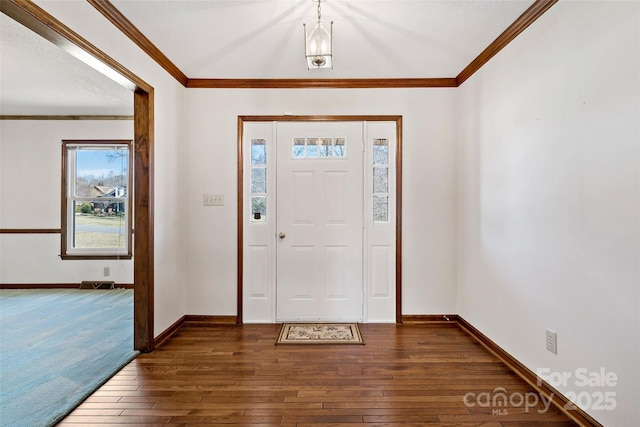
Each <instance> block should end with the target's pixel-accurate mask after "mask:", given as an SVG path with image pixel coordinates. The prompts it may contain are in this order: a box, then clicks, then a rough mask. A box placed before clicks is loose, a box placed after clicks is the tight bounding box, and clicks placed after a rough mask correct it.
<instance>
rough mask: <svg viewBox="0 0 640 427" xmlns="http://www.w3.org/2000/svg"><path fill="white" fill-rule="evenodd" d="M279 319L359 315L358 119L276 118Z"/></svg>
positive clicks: (360, 197) (360, 205)
mask: <svg viewBox="0 0 640 427" xmlns="http://www.w3.org/2000/svg"><path fill="white" fill-rule="evenodd" d="M276 135H277V144H276V146H277V165H278V166H277V225H276V231H277V235H278V238H277V243H276V248H277V249H276V251H277V271H276V287H277V289H276V295H277V300H276V319H277V320H278V321H287V320H302V321H314V320H320V321H323V320H324V321H338V320H345V321H346V320H350V321H361V320H362V319H363V281H362V276H363V275H362V271H363V240H362V239H363V184H362V180H363V171H362V167H363V166H362V163H363V123H362V122H279V123H277V131H276Z"/></svg>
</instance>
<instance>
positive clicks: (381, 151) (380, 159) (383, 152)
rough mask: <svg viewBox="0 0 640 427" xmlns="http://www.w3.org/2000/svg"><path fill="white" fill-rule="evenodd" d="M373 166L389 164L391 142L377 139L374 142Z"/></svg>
mask: <svg viewBox="0 0 640 427" xmlns="http://www.w3.org/2000/svg"><path fill="white" fill-rule="evenodd" d="M373 164H375V165H386V164H389V141H388V140H386V139H376V140H374V141H373Z"/></svg>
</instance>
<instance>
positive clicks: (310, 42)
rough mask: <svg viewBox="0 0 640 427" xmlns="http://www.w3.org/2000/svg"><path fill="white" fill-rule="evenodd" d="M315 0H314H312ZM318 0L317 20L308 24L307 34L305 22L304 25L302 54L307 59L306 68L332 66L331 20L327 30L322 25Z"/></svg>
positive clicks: (319, 0) (320, 1) (320, 0)
mask: <svg viewBox="0 0 640 427" xmlns="http://www.w3.org/2000/svg"><path fill="white" fill-rule="evenodd" d="M312 1H316V0H312ZM323 1H324V0H317V2H318V20H317V22H312V23H310V24H309V27H310V30H311V31H310V32H309V33H308V34H307V24H302V25H303V26H304V56H305V58H306V59H307V68H308V69H310V70H311V69H320V68H333V21H331V24H329V30H328V31H327V29H326V28H325V26H324V25H322V20H321V13H320V3H322V2H323Z"/></svg>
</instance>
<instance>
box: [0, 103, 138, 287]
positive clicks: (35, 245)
mask: <svg viewBox="0 0 640 427" xmlns="http://www.w3.org/2000/svg"><path fill="white" fill-rule="evenodd" d="M132 102H133V96H132ZM63 139H133V121H130V120H129V121H126V120H109V121H107V120H37V121H35V120H2V121H0V228H60V227H61V225H60V217H61V213H60V194H61V189H60V185H61V184H60V182H61V172H62V165H61V161H62V160H61V157H62V149H61V146H62V143H61V141H62V140H63ZM59 255H60V234H0V283H4V284H7V283H78V284H79V283H80V282H81V281H83V280H107V279H108V280H113V281H115V282H116V283H133V262H132V261H131V260H127V261H115V260H82V261H79V260H65V261H63V260H61V259H60V256H59ZM103 267H109V268H110V270H111V272H110V273H111V274H110V276H109V277H108V278H105V277H104V276H103Z"/></svg>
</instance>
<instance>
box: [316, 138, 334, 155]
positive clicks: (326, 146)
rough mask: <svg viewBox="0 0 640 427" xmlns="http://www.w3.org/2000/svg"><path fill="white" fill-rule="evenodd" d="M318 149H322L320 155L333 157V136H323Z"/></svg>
mask: <svg viewBox="0 0 640 427" xmlns="http://www.w3.org/2000/svg"><path fill="white" fill-rule="evenodd" d="M318 149H319V150H320V157H331V155H332V154H333V147H332V146H331V138H321V139H320V145H319V146H318Z"/></svg>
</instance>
